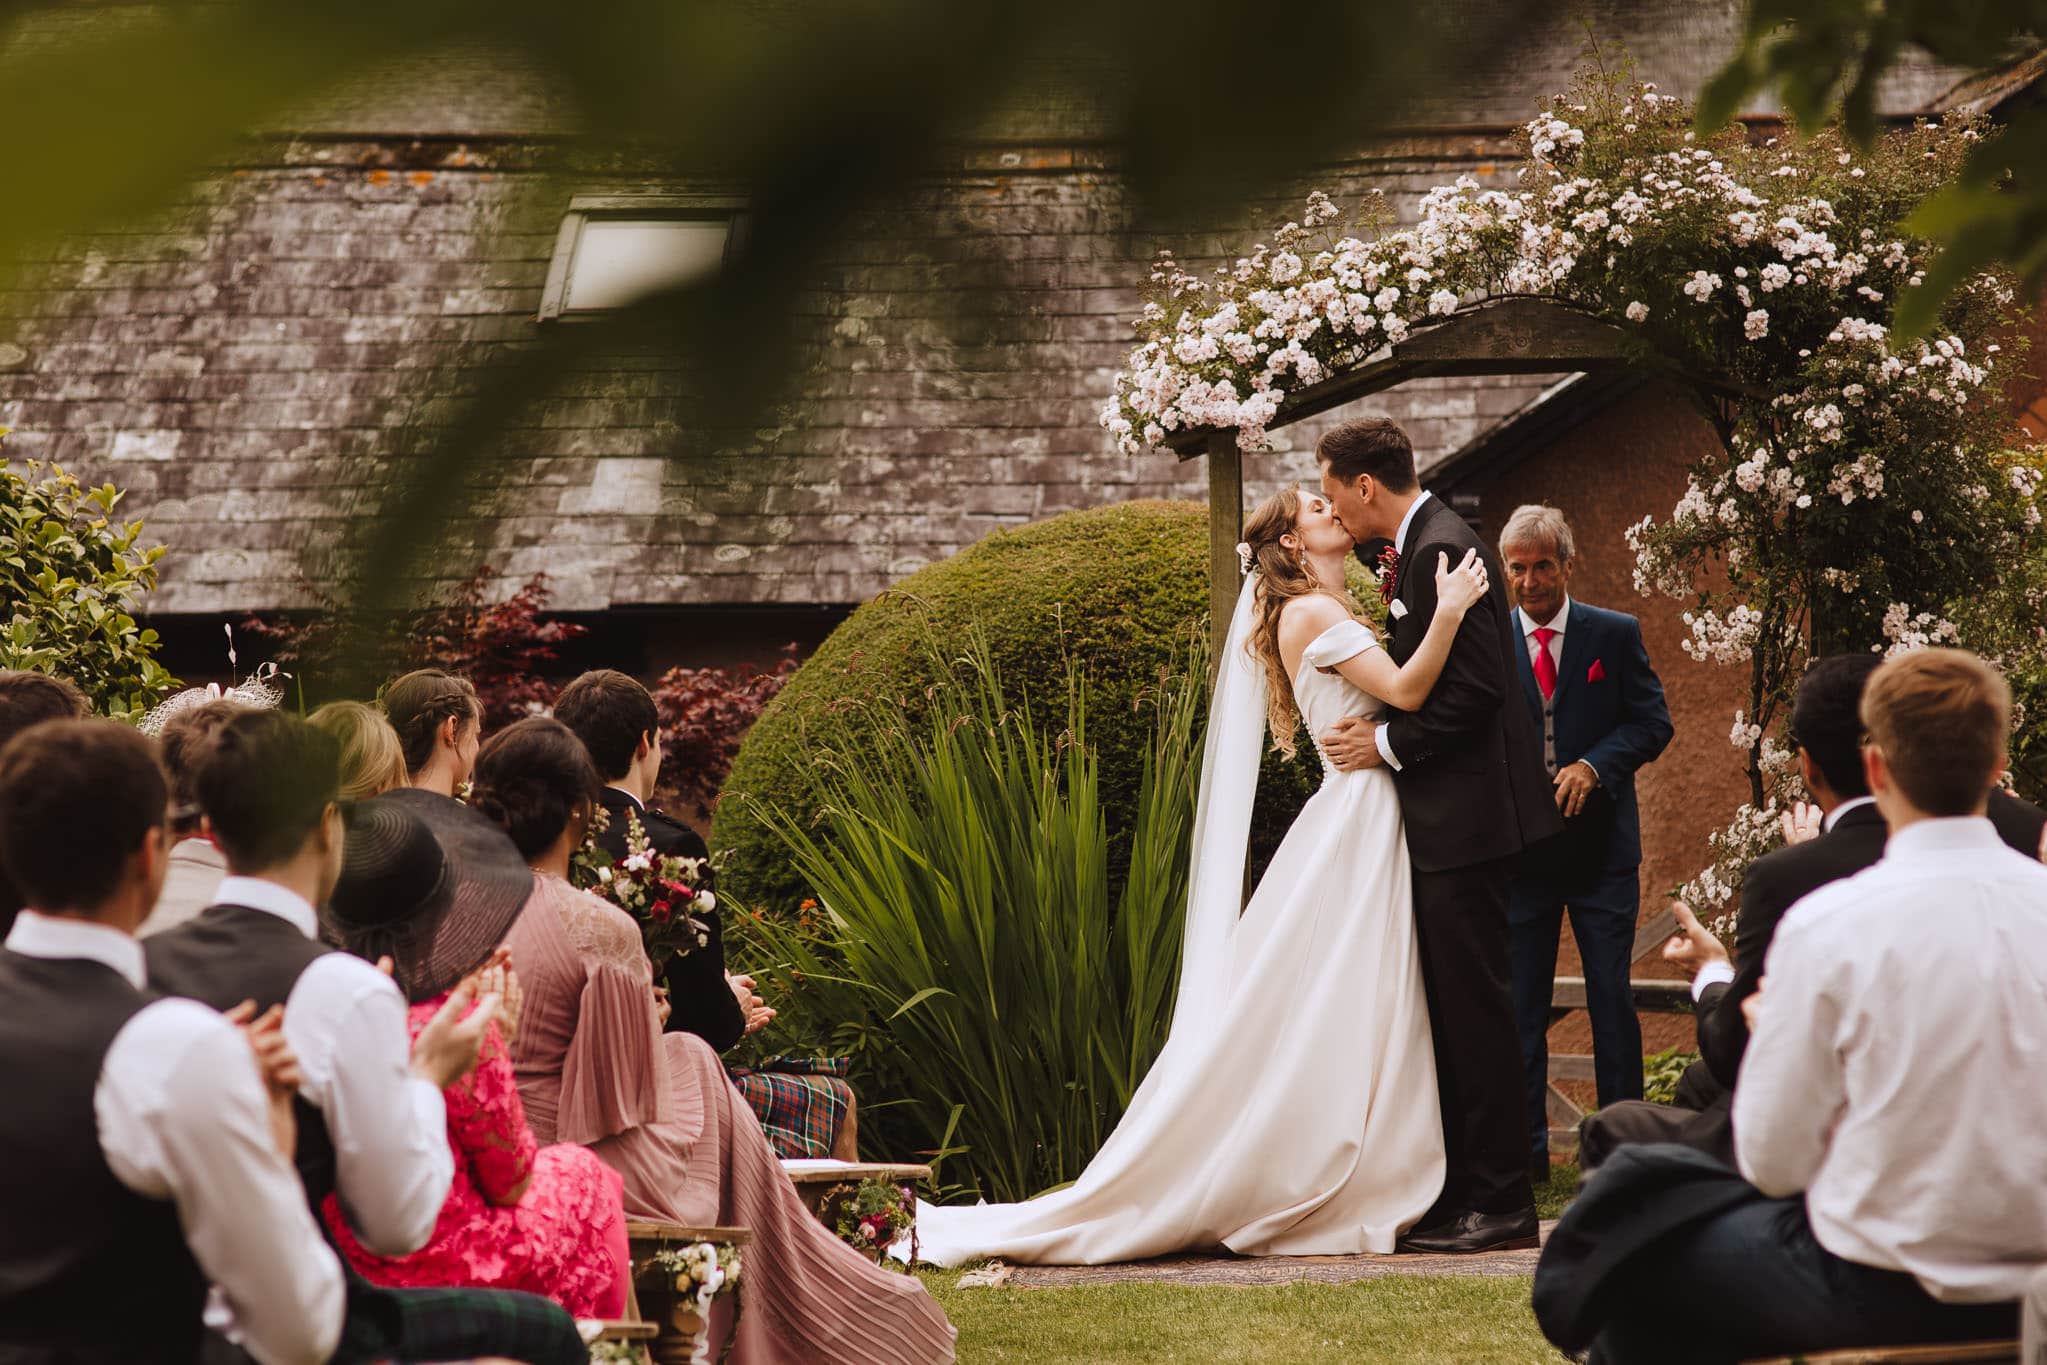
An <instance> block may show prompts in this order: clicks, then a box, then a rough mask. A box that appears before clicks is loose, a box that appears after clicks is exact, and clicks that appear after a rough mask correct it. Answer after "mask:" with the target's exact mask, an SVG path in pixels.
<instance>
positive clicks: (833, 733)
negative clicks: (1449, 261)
mask: <svg viewBox="0 0 2047 1365" xmlns="http://www.w3.org/2000/svg"><path fill="white" fill-rule="evenodd" d="M927 621H928V622H929V623H930V628H933V629H935V632H936V633H937V635H938V636H939V637H940V638H944V639H957V640H960V641H962V642H963V644H962V647H964V641H965V640H966V639H967V637H968V634H969V630H970V628H975V627H978V628H979V629H980V630H981V631H982V632H983V633H984V634H985V635H986V637H987V640H988V644H989V648H990V650H991V653H992V655H993V657H994V660H995V662H996V664H997V665H998V666H999V667H1000V668H1001V670H1002V674H1003V677H1004V679H1005V680H1006V682H1007V683H1008V684H1009V685H1010V686H1012V687H1014V688H1018V689H1021V690H1023V691H1024V693H1025V695H1026V696H1027V697H1028V699H1029V700H1030V701H1031V702H1032V704H1033V705H1034V707H1035V709H1036V710H1037V711H1038V712H1039V713H1041V714H1044V715H1060V714H1064V710H1065V706H1066V700H1065V695H1066V686H1067V682H1066V679H1067V673H1066V661H1067V660H1068V659H1069V658H1071V659H1072V660H1073V661H1074V662H1075V664H1076V665H1077V666H1078V667H1079V669H1080V671H1082V672H1084V673H1086V674H1087V675H1088V676H1089V678H1090V680H1091V682H1092V690H1091V701H1090V712H1089V718H1088V725H1089V730H1090V734H1089V739H1090V742H1091V743H1092V744H1094V746H1095V747H1096V750H1097V752H1098V753H1099V754H1100V758H1101V775H1102V776H1101V783H1102V798H1103V800H1102V805H1103V808H1104V810H1105V811H1106V812H1107V818H1108V820H1109V834H1110V839H1111V845H1112V849H1114V850H1116V851H1117V853H1118V855H1119V856H1120V854H1121V851H1122V850H1124V849H1127V846H1128V829H1127V822H1128V820H1129V818H1130V814H1131V811H1132V810H1133V808H1134V806H1135V803H1136V796H1137V788H1138V779H1139V777H1140V770H1141V768H1142V765H1143V760H1144V754H1145V751H1146V748H1147V745H1148V742H1149V736H1150V733H1151V725H1152V710H1151V708H1150V707H1148V706H1144V705H1142V704H1141V702H1142V698H1143V696H1144V694H1145V693H1146V691H1147V689H1152V688H1155V687H1156V686H1157V685H1158V681H1159V678H1160V676H1161V674H1162V672H1163V671H1165V670H1169V669H1170V668H1172V667H1173V666H1174V664H1175V663H1176V661H1178V660H1179V659H1181V658H1183V657H1184V654H1185V649H1186V645H1187V643H1188V640H1189V637H1190V633H1193V632H1200V631H1204V630H1206V629H1207V622H1208V510H1207V508H1206V507H1205V506H1203V505H1201V504H1199V503H1184V502H1131V503H1124V504H1121V505H1118V506H1113V507H1097V508H1089V509H1086V510H1083V511H1078V512H1069V513H1066V514H1065V515H1063V516H1058V517H1053V518H1051V519H1050V520H1047V521H1041V522H1036V523H1034V524H1032V525H1029V526H1023V527H1019V528H1017V529H1016V530H1013V531H998V532H996V533H995V534H993V535H990V536H988V537H987V538H986V539H984V540H982V541H980V542H979V543H978V544H975V545H973V546H970V547H969V548H967V549H965V550H963V551H961V552H960V553H959V554H957V555H955V556H953V557H952V558H951V559H948V560H945V561H943V562H941V563H938V564H934V565H931V566H930V567H929V568H926V569H923V570H920V571H919V572H918V573H916V574H913V575H912V576H910V577H909V578H907V579H905V580H904V581H903V582H902V583H901V584H900V585H899V586H898V587H896V588H895V589H894V590H892V591H891V592H889V593H887V594H885V595H884V596H882V597H881V598H879V599H877V600H875V601H873V602H870V603H868V604H867V605H865V606H863V607H861V608H860V609H859V610H858V611H855V612H854V613H853V615H852V616H850V617H849V618H847V620H846V621H845V623H844V624H842V625H841V626H840V627H839V628H838V629H837V630H836V631H834V632H832V635H831V637H830V638H829V639H827V640H826V641H825V642H824V644H823V645H822V646H820V647H819V648H818V650H817V652H816V653H815V654H813V655H812V656H811V657H810V658H809V659H808V660H807V661H805V663H804V664H803V666H802V667H801V668H800V669H798V670H797V671H796V673H795V675H794V676H793V677H791V679H790V680H789V683H788V685H787V686H786V687H785V688H784V689H783V690H782V692H781V695H779V696H778V697H776V698H775V700H774V702H773V703H772V704H771V705H770V706H769V707H768V708H767V710H766V711H765V712H764V713H763V714H762V716H761V719H760V721H759V722H758V723H757V724H756V725H755V726H754V728H753V730H752V732H751V733H749V734H748V736H747V738H746V743H745V744H744V745H743V746H742V747H741V749H740V751H739V755H738V757H737V759H736V760H735V761H734V763H733V765H732V775H731V776H730V777H729V778H728V779H727V780H726V783H725V788H724V791H723V793H722V795H721V797H720V800H719V804H718V811H717V816H716V820H715V823H714V824H713V826H712V832H711V842H712V845H713V847H715V848H717V849H719V850H721V851H722V853H723V856H724V857H726V858H727V859H728V861H727V863H726V865H725V868H724V870H723V872H722V873H721V874H720V886H719V890H720V892H721V893H722V894H727V895H730V896H732V897H734V898H736V899H737V900H738V901H739V902H740V903H742V904H743V905H745V906H747V907H748V908H749V909H757V910H760V911H762V912H764V913H768V914H773V915H777V916H786V915H788V914H791V913H793V911H794V910H795V907H796V904H797V902H798V901H799V900H800V899H802V898H803V897H804V896H805V895H807V894H809V889H808V888H806V887H805V886H804V885H803V883H802V881H801V879H799V878H798V877H797V876H796V875H795V873H794V872H793V871H791V870H790V868H789V866H788V863H787V859H786V857H785V856H784V855H783V854H782V852H781V851H780V850H781V845H780V843H779V841H777V840H776V839H775V838H774V837H773V835H771V834H770V833H769V831H768V830H767V828H766V827H765V826H764V825H763V824H762V823H761V818H760V815H759V812H758V810H757V809H754V808H752V806H753V800H750V799H749V798H752V799H757V800H764V801H768V802H771V803H773V804H774V805H777V806H779V807H781V808H783V809H784V810H788V811H791V812H793V813H795V814H797V815H798V816H799V818H806V817H807V815H808V814H812V813H814V812H815V810H816V804H817V803H816V797H815V792H814V788H813V784H812V778H811V776H810V773H809V764H810V754H809V747H808V746H809V745H813V744H817V743H819V742H826V743H830V742H833V741H835V740H836V739H837V738H838V737H839V736H840V734H842V733H844V732H846V731H847V728H848V727H846V726H845V724H844V721H843V720H842V719H840V718H841V717H843V716H844V714H845V713H846V712H847V711H848V710H849V709H852V708H858V707H863V706H870V705H874V704H877V703H881V704H887V705H892V706H896V707H899V708H901V709H902V711H903V712H904V713H905V719H914V718H915V717H917V716H920V715H922V714H924V711H925V708H926V706H927V704H928V702H929V697H928V696H927V695H926V689H927V688H929V687H931V686H932V685H933V684H935V683H937V682H939V681H940V679H939V677H938V673H937V669H936V667H935V665H934V663H933V661H932V660H931V658H930V657H929V652H928V650H927V649H926V648H925V646H924V644H923V643H922V642H923V641H924V639H925V638H926V630H927V627H926V625H925V622H927ZM1203 710H1204V723H1205V711H1206V708H1205V707H1204V708H1203ZM1300 751H1301V754H1302V757H1301V758H1300V759H1297V760H1295V761H1292V762H1289V761H1286V760H1284V759H1282V758H1281V757H1280V756H1278V755H1277V754H1271V753H1269V754H1268V756H1267V761H1266V765H1265V770H1264V773H1263V775H1262V776H1261V778H1260V783H1259V798H1260V799H1259V811H1258V816H1257V822H1256V825H1255V827H1254V829H1253V831H1252V862H1253V867H1254V870H1256V869H1262V868H1263V866H1264V862H1265V859H1266V858H1267V857H1269V856H1270V854H1271V850H1272V849H1273V848H1274V847H1275V846H1276V845H1277V843H1278V840H1279V837H1280V835H1282V834H1283V833H1284V832H1285V830H1286V827H1287V825H1288V824H1289V823H1291V822H1292V820H1293V816H1294V814H1295V812H1297V811H1298V810H1299V809H1300V806H1301V804H1302V802H1304V801H1305V800H1307V797H1308V794H1309V793H1310V792H1311V791H1313V789H1314V786H1315V784H1316V783H1317V782H1318V781H1319V780H1320V777H1321V773H1320V769H1319V768H1317V767H1316V766H1315V761H1314V758H1313V750H1312V748H1311V747H1310V746H1309V745H1308V744H1307V743H1306V742H1305V738H1303V742H1302V743H1301V745H1300ZM1118 880H1119V881H1120V874H1119V877H1118Z"/></svg>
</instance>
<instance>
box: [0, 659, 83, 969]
mask: <svg viewBox="0 0 2047 1365" xmlns="http://www.w3.org/2000/svg"><path fill="white" fill-rule="evenodd" d="M91 714H92V705H91V703H89V702H87V701H86V699H85V693H83V692H81V691H79V690H78V686H77V684H76V683H74V682H72V681H71V680H70V679H69V678H59V677H56V676H55V675H53V674H49V673H32V672H29V671H28V670H27V669H21V668H0V744H5V743H6V742H7V741H8V740H10V739H12V738H14V736H16V735H18V734H20V733H21V732H22V731H23V730H26V729H28V727H29V726H31V725H35V724H37V723H38V722H41V721H46V720H76V719H78V718H80V717H81V716H88V715H91ZM20 908H21V897H20V895H19V894H17V893H16V892H15V890H14V889H13V887H11V886H10V885H9V884H8V881H7V874H6V872H5V871H0V934H4V933H6V932H7V926H8V925H10V924H12V923H13V922H14V912H15V911H16V910H19V909H20Z"/></svg>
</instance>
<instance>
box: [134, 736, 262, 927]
mask: <svg viewBox="0 0 2047 1365" xmlns="http://www.w3.org/2000/svg"><path fill="white" fill-rule="evenodd" d="M249 709H250V708H249V707H247V706H245V705H243V704H242V703H241V702H239V701H231V700H229V699H228V698H225V697H222V698H219V699H217V700H213V701H207V702H204V703H202V704H200V705H198V706H192V707H186V708H183V709H181V710H179V712H178V713H177V714H176V715H174V716H172V717H171V718H170V719H169V720H167V721H165V722H164V724H163V728H162V729H160V730H158V731H157V735H156V745H157V749H156V752H157V757H158V758H159V759H160V760H161V761H162V763H163V771H164V777H165V779H166V780H167V781H168V782H169V783H170V790H171V813H170V833H171V838H172V840H173V843H172V844H171V856H170V860H169V861H170V866H169V870H168V871H167V872H166V873H165V874H164V879H163V891H162V892H161V894H159V895H158V896H157V898H156V908H155V909H154V910H151V911H150V912H149V918H148V919H146V920H144V921H143V922H142V928H141V929H139V930H138V931H137V932H136V936H137V937H138V938H148V937H149V936H150V935H151V934H160V933H162V932H163V931H164V930H166V929H171V928H175V927H176V926H178V925H180V924H183V923H184V922H185V921H186V920H188V919H191V918H192V917H193V916H194V915H197V914H198V913H199V912H200V911H202V910H204V909H205V908H206V907H207V906H209V905H211V904H213V893H214V891H215V889H217V888H218V887H219V886H220V883H221V880H222V878H224V877H226V876H227V859H225V858H223V857H221V855H220V845H219V844H216V843H215V842H214V841H213V831H212V830H211V829H209V828H208V827H207V824H206V813H205V812H204V811H202V810H200V809H199V793H198V792H197V791H196V790H194V788H193V786H192V766H193V762H194V760H195V759H196V758H197V756H198V752H199V749H200V748H201V747H202V746H203V745H204V744H205V743H206V742H207V741H208V740H209V739H211V738H212V737H213V733H214V731H216V730H218V729H219V728H220V727H221V726H222V725H224V724H226V723H227V721H228V718H229V717H231V716H237V715H240V714H241V713H242V712H244V711H247V710H249Z"/></svg>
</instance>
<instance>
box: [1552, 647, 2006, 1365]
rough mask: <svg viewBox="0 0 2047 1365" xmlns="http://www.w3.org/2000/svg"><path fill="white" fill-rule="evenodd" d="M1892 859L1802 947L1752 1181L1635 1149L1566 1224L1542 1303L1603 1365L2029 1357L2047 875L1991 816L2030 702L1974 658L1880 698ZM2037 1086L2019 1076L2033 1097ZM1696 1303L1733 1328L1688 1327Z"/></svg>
mask: <svg viewBox="0 0 2047 1365" xmlns="http://www.w3.org/2000/svg"><path fill="white" fill-rule="evenodd" d="M1861 716H1862V724H1863V728H1864V730H1865V731H1866V733H1867V736H1868V737H1867V739H1866V740H1865V741H1864V745H1863V763H1864V772H1865V775H1866V779H1867V781H1868V784H1869V788H1870V792H1871V794H1872V796H1873V797H1874V800H1875V803H1876V807H1877V809H1878V811H1879V812H1881V814H1882V815H1883V817H1884V821H1885V823H1886V824H1887V825H1888V826H1889V828H1890V841H1889V844H1888V845H1887V846H1886V848H1885V850H1884V856H1883V858H1882V860H1881V861H1879V862H1877V863H1876V864H1875V865H1874V866H1872V867H1869V868H1867V869H1865V870H1863V871H1861V872H1858V873H1856V874H1855V875H1854V876H1851V877H1848V878H1846V879H1844V880H1841V881H1838V882H1835V883H1833V884H1831V885H1828V886H1824V887H1822V888H1821V889H1819V890H1818V891H1815V892H1814V893H1812V894H1811V895H1809V896H1807V897H1805V898H1804V899H1803V900H1801V901H1800V902H1799V903H1798V904H1797V905H1796V906H1794V907H1793V908H1792V909H1791V910H1790V912H1789V913H1787V914H1786V915H1785V916H1784V917H1783V920H1782V922H1781V923H1780V924H1779V926H1778V929H1777V932H1776V935H1775V937H1774V940H1773V941H1772V943H1771V945H1770V951H1769V958H1768V962H1767V964H1766V967H1765V975H1764V978H1763V981H1762V984H1761V985H1760V986H1759V988H1758V990H1757V992H1756V994H1755V995H1753V996H1752V997H1750V1000H1749V1004H1748V1009H1749V1013H1750V1015H1751V1026H1752V1028H1753V1030H1754V1036H1753V1038H1752V1039H1751V1040H1750V1042H1749V1045H1748V1048H1747V1051H1746V1054H1745V1056H1744V1058H1743V1060H1742V1066H1741V1085H1740V1087H1739V1088H1738V1089H1737V1090H1736V1091H1735V1096H1734V1141H1735V1153H1736V1156H1737V1157H1738V1159H1739V1161H1740V1166H1741V1172H1742V1175H1743V1176H1745V1177H1746V1178H1747V1180H1748V1181H1749V1182H1753V1183H1752V1184H1744V1183H1743V1182H1742V1181H1741V1180H1740V1179H1739V1178H1737V1177H1736V1176H1734V1175H1733V1173H1732V1172H1728V1171H1726V1170H1725V1168H1723V1167H1718V1166H1716V1165H1714V1164H1712V1163H1710V1162H1708V1161H1706V1159H1704V1158H1702V1157H1699V1156H1698V1155H1696V1154H1695V1153H1693V1152H1692V1151H1691V1150H1690V1149H1688V1148H1683V1147H1676V1146H1670V1145H1647V1146H1631V1147H1624V1148H1622V1149H1621V1150H1620V1151H1619V1152H1618V1153H1616V1154H1615V1155H1614V1157H1613V1158H1612V1159H1611V1160H1610V1161H1609V1162H1608V1163H1607V1164H1606V1166H1605V1167H1603V1168H1602V1169H1601V1170H1600V1172H1599V1173H1598V1174H1597V1175H1595V1176H1594V1177H1593V1179H1592V1180H1591V1182H1590V1183H1589V1184H1588V1186H1587V1188H1586V1191H1585V1193H1584V1194H1583V1195H1582V1196H1581V1197H1580V1198H1579V1200H1578V1202H1577V1203H1576V1204H1574V1205H1572V1206H1571V1208H1570V1209H1568V1210H1567V1211H1566V1212H1565V1215H1564V1218H1563V1219H1562V1221H1561V1222H1560V1223H1559V1225H1558V1227H1557V1230H1556V1232H1555V1234H1554V1235H1552V1237H1551V1239H1550V1242H1549V1245H1548V1247H1547V1248H1546V1249H1545V1251H1544V1253H1543V1262H1542V1266H1541V1267H1540V1268H1539V1269H1538V1272H1537V1277H1536V1287H1535V1306H1536V1311H1537V1316H1538V1318H1540V1319H1541V1321H1542V1323H1543V1328H1544V1331H1545V1332H1546V1333H1547V1334H1548V1335H1549V1336H1550V1339H1551V1340H1552V1341H1555V1342H1556V1343H1557V1344H1558V1345H1560V1346H1563V1347H1564V1348H1565V1349H1566V1350H1571V1349H1577V1348H1579V1347H1582V1346H1584V1345H1586V1344H1587V1343H1588V1339H1590V1338H1592V1337H1595V1336H1596V1344H1594V1345H1593V1354H1592V1359H1593V1360H1595V1361H1611V1362H1632V1361H1659V1362H1662V1361H1677V1362H1686V1361H1702V1362H1703V1361H1735V1360H1741V1359H1746V1358H1749V1357H1753V1356H1774V1355H1784V1354H1794V1355H1795V1354H1801V1353H1806V1352H1813V1351H1821V1350H1830V1349H1839V1348H1847V1347H1857V1346H1875V1345H1908V1344H1912V1343H1918V1342H1932V1341H1973V1340H1980V1339H1986V1338H1997V1337H2009V1336H2013V1335H2015V1334H2016V1331H2017V1327H2018V1312H2017V1300H2018V1299H2019V1298H2020V1297H2021V1296H2022V1295H2023V1294H2024V1293H2025V1292H2026V1287H2027V1278H2028V1276H2029V1275H2030V1274H2031V1273H2032V1271H2033V1269H2034V1268H2035V1267H2037V1266H2039V1265H2040V1264H2042V1263H2043V1262H2047V1182H2043V1181H2042V1180H2041V1178H2040V1173H2041V1171H2043V1170H2047V1089H2042V1088H2041V1087H2039V1086H2036V1085H2029V1084H2025V1083H2024V1080H2023V1078H2025V1077H2028V1076H2030V1075H2031V1074H2032V1072H2033V1071H2034V1070H2035V1069H2036V1068H2037V1061H2038V1058H2039V1057H2040V1056H2041V1055H2042V1054H2043V1051H2047V867H2042V866H2041V865H2040V864H2039V863H2038V862H2036V861H2035V860H2034V859H2032V858H2031V857H2028V856H2026V855H2024V854H2021V853H2018V852H2016V851H2014V850H2012V849H2010V848H2009V847H2007V846H2006V845H2005V844H2004V843H2003V842H2002V841H2001V840H2000V839H1999V837H1998V834H1997V830H1996V828H1995V827H1994V826H1993V825H1992V824H1991V822H1990V820H1989V819H1988V818H1987V817H1986V816H1985V810H1986V807H1987V803H1988V800H1989V796H1990V792H1991V789H1992V786H1993V784H1994V783H1995V782H1996V781H1997V779H1998V777H1999V775H2000V774H2001V773H2002V772H2003V769H2004V764H2005V742H2006V738H2007V736H2008V734H2009V731H2010V725H2011V694H2010V691H2009V689H2008V688H2007V687H2006V686H2005V682H2004V679H2003V678H2001V677H1999V676H1998V674H1997V672H1996V670H1994V669H1992V668H1991V667H1990V666H1989V665H1988V664H1985V663H1984V662H1983V661H1982V660H1980V659H1978V658H1976V657H1975V656H1974V655H1971V654H1967V653H1965V652H1963V651H1960V650H1953V649H1927V650H1921V651H1918V652H1916V653H1912V654H1906V655H1902V656H1900V657H1898V658H1895V659H1892V660H1891V661H1889V662H1888V663H1885V664H1884V665H1882V667H1880V668H1879V669H1877V671H1876V672H1875V673H1874V674H1873V675H1872V676H1871V677H1870V679H1869V683H1868V686H1867V687H1866V688H1865V689H1864V692H1863V697H1862V703H1861ZM2014 1078H2019V1079H2018V1080H2015V1079H2014ZM1673 1285H1681V1286H1683V1289H1684V1292H1685V1293H1686V1294H1687V1295H1689V1296H1694V1297H1695V1299H1696V1301H1697V1302H1699V1303H1702V1304H1711V1305H1713V1311H1712V1312H1710V1313H1703V1314H1688V1315H1685V1317H1684V1319H1683V1321H1681V1322H1680V1321H1674V1320H1673V1317H1672V1313H1671V1307H1670V1302H1669V1290H1670V1287H1671V1286H1673Z"/></svg>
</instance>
